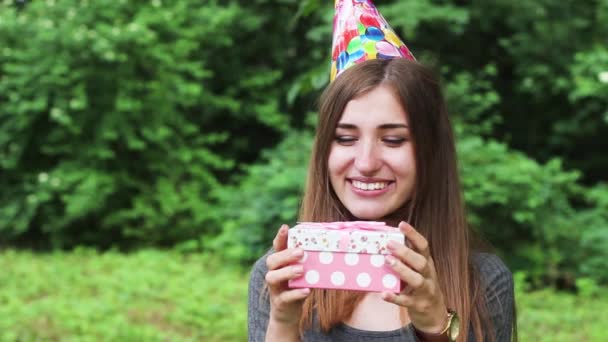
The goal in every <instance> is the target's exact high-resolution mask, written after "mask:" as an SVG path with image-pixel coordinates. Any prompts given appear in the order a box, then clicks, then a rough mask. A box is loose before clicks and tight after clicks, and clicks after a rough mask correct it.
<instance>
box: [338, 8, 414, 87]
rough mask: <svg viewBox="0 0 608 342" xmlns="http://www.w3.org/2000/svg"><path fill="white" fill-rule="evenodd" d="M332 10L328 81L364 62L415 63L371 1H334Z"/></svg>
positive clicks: (412, 56)
mask: <svg viewBox="0 0 608 342" xmlns="http://www.w3.org/2000/svg"><path fill="white" fill-rule="evenodd" d="M335 9H336V14H335V16H334V36H333V44H332V54H331V75H330V80H331V81H333V80H334V79H335V78H336V77H337V76H338V75H340V73H342V72H343V71H344V70H346V69H348V68H350V67H351V66H353V65H355V64H357V63H361V62H363V61H366V60H368V59H376V58H378V59H392V58H407V59H410V60H415V58H414V55H412V53H411V52H410V50H409V49H408V48H407V46H405V44H403V42H402V41H401V39H400V38H399V37H398V36H397V34H395V31H394V30H393V29H392V28H391V27H390V26H389V24H388V23H387V22H386V19H384V17H382V15H381V14H380V12H378V9H377V8H376V6H374V4H373V3H372V1H371V0H336V2H335Z"/></svg>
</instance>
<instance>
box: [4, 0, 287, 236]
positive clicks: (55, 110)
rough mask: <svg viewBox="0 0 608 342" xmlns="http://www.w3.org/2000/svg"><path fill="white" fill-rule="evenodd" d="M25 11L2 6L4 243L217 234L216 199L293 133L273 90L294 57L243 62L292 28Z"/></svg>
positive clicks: (55, 5)
mask: <svg viewBox="0 0 608 342" xmlns="http://www.w3.org/2000/svg"><path fill="white" fill-rule="evenodd" d="M19 3H20V4H22V5H21V6H16V5H13V2H12V1H4V2H1V3H0V46H2V48H1V50H0V173H1V174H2V177H0V188H1V189H2V191H1V192H0V244H1V243H8V242H11V243H14V242H19V241H21V242H27V243H28V244H36V243H40V244H42V245H43V246H51V247H70V246H75V245H77V244H81V243H86V244H92V245H97V246H101V247H109V246H111V245H118V246H129V245H133V244H138V245H142V244H143V245H149V244H154V245H171V244H173V243H175V242H177V241H182V240H185V239H188V238H193V237H197V236H198V235H200V233H201V232H204V231H208V230H209V231H210V230H211V228H209V225H208V223H209V220H210V219H209V216H210V213H211V212H212V209H211V206H212V203H211V199H210V197H209V193H210V192H211V189H214V188H217V187H220V186H221V184H222V183H223V182H224V181H225V179H227V178H228V175H229V174H230V173H229V171H230V170H231V168H232V167H233V166H234V162H233V160H234V158H237V157H238V158H243V159H244V160H246V158H249V159H253V158H255V157H256V155H257V150H256V146H264V145H268V144H270V143H272V142H273V141H274V140H273V137H274V136H276V135H278V133H279V132H280V131H281V130H283V129H284V128H285V127H286V125H287V119H286V117H285V116H284V115H282V114H281V112H280V110H279V109H278V106H279V101H278V96H273V95H272V94H273V92H275V91H278V88H279V87H276V88H277V90H273V91H268V89H267V88H268V87H271V88H272V86H271V85H272V84H274V83H276V82H279V81H280V80H281V73H280V72H279V71H276V70H272V69H271V68H270V67H269V64H272V63H274V61H276V60H281V61H286V59H285V58H284V57H283V56H282V55H281V54H277V55H276V56H275V55H272V56H269V57H268V58H267V59H266V60H264V61H259V62H256V61H253V60H251V62H250V63H245V62H244V61H246V60H248V58H249V57H252V56H257V55H258V54H259V50H260V49H261V47H263V46H265V44H266V46H267V45H268V44H269V42H268V41H267V40H271V39H274V38H273V37H270V36H267V37H266V38H264V37H259V39H258V38H256V40H257V41H256V40H251V39H249V38H250V37H258V35H257V33H258V31H259V30H261V29H268V28H270V26H271V25H281V22H272V21H267V20H264V19H261V18H259V17H258V16H257V15H256V14H255V13H254V12H253V11H254V10H255V9H252V8H243V7H239V6H238V5H237V4H236V3H231V4H223V5H220V4H218V2H201V1H194V0H191V1H179V2H175V1H160V0H158V1H156V0H154V1H109V0H104V1H84V2H73V1H60V0H57V1H55V0H49V1H32V2H19ZM23 4H25V5H23ZM288 19H289V16H287V17H285V20H288ZM265 39H266V40H265ZM237 48H238V50H239V51H241V52H239V53H230V51H234V50H236V49H237ZM262 49H263V48H262ZM283 63H286V62H283ZM277 65H280V63H278V62H277ZM277 70H279V69H277ZM262 94H264V95H262ZM245 124H246V127H244V126H245ZM259 133H262V134H265V135H264V136H265V137H266V139H254V138H253V137H257V136H258V134H259ZM219 151H221V153H220V152H219ZM244 151H246V153H245V152H244Z"/></svg>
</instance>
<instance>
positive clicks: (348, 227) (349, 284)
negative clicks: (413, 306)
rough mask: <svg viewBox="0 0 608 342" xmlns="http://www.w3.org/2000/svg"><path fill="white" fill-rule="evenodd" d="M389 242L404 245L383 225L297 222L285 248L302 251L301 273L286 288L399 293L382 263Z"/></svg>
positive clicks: (397, 234) (398, 284)
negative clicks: (295, 248)
mask: <svg viewBox="0 0 608 342" xmlns="http://www.w3.org/2000/svg"><path fill="white" fill-rule="evenodd" d="M389 240H394V241H397V242H399V243H401V244H403V243H405V238H404V236H403V234H402V233H401V232H400V231H399V229H398V228H394V227H390V226H387V225H386V224H385V223H384V222H371V221H351V222H329V223H320V222H300V223H298V224H297V225H296V226H294V227H292V228H291V229H289V233H288V242H287V245H288V247H289V248H294V247H298V248H302V249H304V256H303V257H302V259H300V261H299V263H300V264H302V265H304V274H303V275H302V276H301V277H299V278H296V279H293V280H290V281H289V287H290V288H307V287H309V288H322V289H341V290H356V291H370V292H381V291H391V292H399V291H401V286H402V284H401V281H400V279H399V277H398V276H397V274H396V273H395V272H394V271H393V270H392V269H391V267H390V266H389V265H388V264H387V263H386V262H385V261H384V257H385V255H387V254H389V251H388V249H387V247H386V244H387V242H388V241H389Z"/></svg>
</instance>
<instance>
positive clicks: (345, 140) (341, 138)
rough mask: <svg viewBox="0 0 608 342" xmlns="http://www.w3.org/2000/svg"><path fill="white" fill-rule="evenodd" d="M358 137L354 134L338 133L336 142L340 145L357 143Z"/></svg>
mask: <svg viewBox="0 0 608 342" xmlns="http://www.w3.org/2000/svg"><path fill="white" fill-rule="evenodd" d="M356 140H357V138H355V137H353V136H352V135H338V136H336V142H337V143H338V144H340V145H352V144H354V143H355V141H356Z"/></svg>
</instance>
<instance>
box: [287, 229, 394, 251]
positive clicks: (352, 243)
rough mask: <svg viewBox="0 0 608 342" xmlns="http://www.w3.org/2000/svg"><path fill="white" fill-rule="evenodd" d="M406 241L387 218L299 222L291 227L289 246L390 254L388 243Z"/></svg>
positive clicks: (310, 249)
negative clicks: (388, 224)
mask: <svg viewBox="0 0 608 342" xmlns="http://www.w3.org/2000/svg"><path fill="white" fill-rule="evenodd" d="M390 240H394V241H397V242H399V243H401V244H404V243H405V237H404V236H403V233H401V231H400V230H399V229H398V228H395V227H391V226H387V225H386V224H385V223H384V222H374V221H345V222H299V223H298V224H297V225H295V226H294V227H292V228H291V229H289V233H288V240H287V246H288V247H289V248H294V247H298V248H302V249H304V250H308V251H322V252H345V253H367V254H389V251H388V249H387V248H386V244H387V243H388V241H390Z"/></svg>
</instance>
